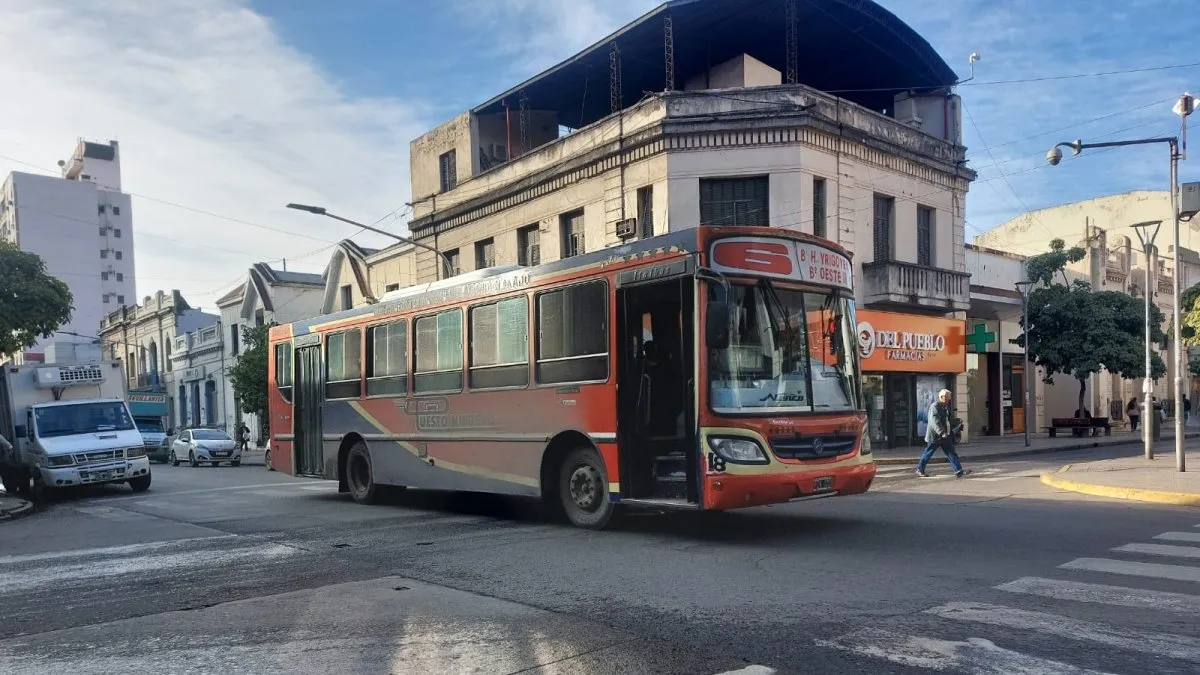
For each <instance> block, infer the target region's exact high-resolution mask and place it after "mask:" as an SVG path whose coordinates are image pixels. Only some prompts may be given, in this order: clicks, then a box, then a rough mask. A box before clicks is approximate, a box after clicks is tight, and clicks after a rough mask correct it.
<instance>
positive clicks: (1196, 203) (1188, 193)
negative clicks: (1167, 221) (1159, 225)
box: [1179, 183, 1200, 220]
mask: <svg viewBox="0 0 1200 675" xmlns="http://www.w3.org/2000/svg"><path fill="white" fill-rule="evenodd" d="M1197 213H1200V183H1184V184H1183V185H1180V186H1179V217H1180V218H1181V219H1183V220H1191V219H1192V218H1193V217H1195V215H1196V214H1197Z"/></svg>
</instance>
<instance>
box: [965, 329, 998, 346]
mask: <svg viewBox="0 0 1200 675" xmlns="http://www.w3.org/2000/svg"><path fill="white" fill-rule="evenodd" d="M995 341H996V334H995V333H993V332H991V331H989V330H988V329H987V325H986V324H982V323H977V324H975V328H974V329H972V331H971V332H970V333H968V334H967V346H968V347H970V349H971V351H973V352H983V351H986V350H987V346H988V345H990V344H992V343H993V342H995Z"/></svg>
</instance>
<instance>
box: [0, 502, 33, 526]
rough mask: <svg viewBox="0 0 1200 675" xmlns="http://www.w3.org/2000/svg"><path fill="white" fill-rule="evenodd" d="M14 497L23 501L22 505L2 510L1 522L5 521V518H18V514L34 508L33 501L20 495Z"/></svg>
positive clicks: (0, 514) (0, 512)
mask: <svg viewBox="0 0 1200 675" xmlns="http://www.w3.org/2000/svg"><path fill="white" fill-rule="evenodd" d="M12 499H14V500H16V501H18V502H21V504H20V506H18V507H16V508H14V509H9V510H8V511H0V522H3V521H5V520H11V519H13V518H16V517H17V516H20V515H23V514H25V513H28V512H29V511H30V510H32V509H33V502H31V501H27V500H24V499H20V498H19V497H12Z"/></svg>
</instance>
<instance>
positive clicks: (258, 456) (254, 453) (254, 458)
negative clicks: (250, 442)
mask: <svg viewBox="0 0 1200 675" xmlns="http://www.w3.org/2000/svg"><path fill="white" fill-rule="evenodd" d="M242 464H248V465H250V466H266V465H267V449H266V448H254V447H252V448H250V449H249V450H247V451H245V452H243V453H242Z"/></svg>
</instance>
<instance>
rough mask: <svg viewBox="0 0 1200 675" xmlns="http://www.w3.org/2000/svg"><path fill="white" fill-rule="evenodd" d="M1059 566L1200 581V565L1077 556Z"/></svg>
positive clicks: (1136, 575)
mask: <svg viewBox="0 0 1200 675" xmlns="http://www.w3.org/2000/svg"><path fill="white" fill-rule="evenodd" d="M1059 567H1060V568H1062V569H1065V570H1087V571H1089V572H1108V573H1109V574H1127V575H1129V576H1134V577H1155V578H1158V579H1173V580H1175V581H1195V582H1197V583H1200V567H1183V566H1182V565H1161V564H1159V563H1143V562H1130V561H1128V560H1110V559H1108V558H1077V559H1075V560H1072V561H1071V562H1069V563H1064V564H1062V565H1059Z"/></svg>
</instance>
